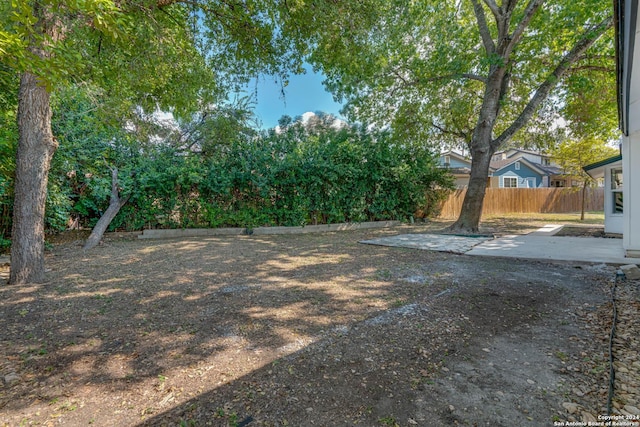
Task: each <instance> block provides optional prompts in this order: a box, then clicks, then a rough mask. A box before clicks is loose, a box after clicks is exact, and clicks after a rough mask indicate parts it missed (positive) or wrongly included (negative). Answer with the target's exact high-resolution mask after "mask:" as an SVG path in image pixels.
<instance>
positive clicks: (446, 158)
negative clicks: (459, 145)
mask: <svg viewBox="0 0 640 427" xmlns="http://www.w3.org/2000/svg"><path fill="white" fill-rule="evenodd" d="M444 165H445V166H450V165H451V156H444Z"/></svg>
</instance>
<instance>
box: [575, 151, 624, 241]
mask: <svg viewBox="0 0 640 427" xmlns="http://www.w3.org/2000/svg"><path fill="white" fill-rule="evenodd" d="M584 170H585V172H587V173H588V174H589V175H590V176H591V177H592V178H594V179H599V178H604V191H605V193H604V231H605V233H616V234H624V203H623V200H624V199H623V197H624V195H623V191H624V186H623V181H622V155H621V154H620V155H617V156H614V157H610V158H608V159H605V160H602V161H600V162H597V163H593V164H590V165H588V166H585V167H584Z"/></svg>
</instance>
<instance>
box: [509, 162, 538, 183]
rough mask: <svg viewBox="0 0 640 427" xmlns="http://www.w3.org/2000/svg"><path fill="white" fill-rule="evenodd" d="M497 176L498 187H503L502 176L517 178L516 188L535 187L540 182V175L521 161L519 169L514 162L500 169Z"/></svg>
mask: <svg viewBox="0 0 640 427" xmlns="http://www.w3.org/2000/svg"><path fill="white" fill-rule="evenodd" d="M498 176H499V187H500V188H504V177H508V178H517V179H518V188H537V187H539V186H541V184H542V176H541V175H540V174H539V173H537V172H536V171H534V170H533V169H531V168H530V167H528V166H527V165H525V164H524V163H523V162H520V169H519V170H516V165H515V163H514V164H511V165H509V166H507V167H504V168H503V169H500V171H499V174H498Z"/></svg>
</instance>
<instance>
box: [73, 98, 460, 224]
mask: <svg viewBox="0 0 640 427" xmlns="http://www.w3.org/2000/svg"><path fill="white" fill-rule="evenodd" d="M220 112H221V115H222V117H223V120H225V121H226V120H228V115H227V113H228V111H226V110H224V109H223V110H221V111H220ZM196 120H197V121H199V120H200V119H199V118H196ZM212 120H213V121H214V122H215V121H216V120H214V119H212ZM327 123H330V121H327ZM188 128H189V129H193V125H191V126H188ZM215 129H216V128H215V127H213V128H212V127H204V128H201V129H200V133H199V135H200V137H201V138H203V140H207V141H209V140H216V139H217V138H218V136H219V134H218V133H217V132H216V131H215ZM225 130H226V127H223V128H222V135H223V136H226V134H225V133H224V132H225ZM206 145H207V146H212V147H216V150H215V151H211V150H209V151H200V150H196V151H190V152H185V151H184V150H183V149H182V147H176V146H175V145H173V144H170V143H167V144H156V145H154V147H155V148H154V150H153V151H149V150H147V151H146V152H145V155H144V156H141V157H140V158H138V160H137V162H136V163H135V164H136V171H135V176H133V177H132V178H130V179H129V180H128V183H127V184H125V185H124V186H125V187H126V188H125V189H124V193H125V194H127V195H129V196H130V200H129V203H128V204H127V205H125V206H124V207H123V208H122V209H121V212H120V214H119V215H118V216H117V217H116V218H115V219H114V221H113V222H112V229H126V230H140V229H142V228H148V227H166V228H170V227H182V228H189V227H221V226H235V227H244V228H253V227H256V226H268V225H307V224H325V223H336V222H344V221H368V220H387V219H401V220H407V219H408V218H410V217H411V216H412V215H414V214H415V213H416V212H417V211H418V210H420V211H423V212H424V213H425V214H427V215H428V214H430V213H432V212H433V211H434V210H435V209H436V208H437V206H438V201H439V200H440V198H441V197H442V195H443V192H442V190H443V189H446V188H450V186H451V180H450V177H448V176H447V175H446V174H445V172H444V171H443V170H441V169H438V168H437V167H436V165H435V157H434V155H433V153H431V152H430V151H429V150H428V149H426V148H425V147H424V146H421V145H420V144H415V145H411V144H397V143H396V142H395V141H394V140H393V136H392V135H391V134H390V133H389V132H372V131H367V130H366V129H365V128H363V127H361V126H355V127H341V128H335V127H332V126H331V125H327V124H326V123H325V124H322V123H320V122H314V123H313V124H307V125H305V124H303V123H302V122H300V121H297V122H293V121H292V122H290V123H289V125H288V126H286V127H285V128H283V129H282V131H280V132H276V131H271V132H265V133H264V134H262V135H251V136H249V135H247V134H243V133H237V134H236V138H235V139H234V140H233V141H232V142H229V141H227V142H226V143H225V144H222V145H218V146H216V145H215V144H206ZM128 162H131V160H129V161H128ZM132 163H133V162H132ZM103 169H104V168H103ZM79 175H80V174H79ZM107 175H108V171H106V172H104V173H102V174H101V175H100V177H101V178H100V180H101V181H105V182H101V183H100V184H99V185H95V186H94V185H92V184H91V182H90V183H89V184H88V185H87V188H86V190H85V192H84V193H83V195H82V197H80V198H78V199H77V200H76V201H75V205H74V206H76V208H75V214H76V215H79V217H80V218H79V219H80V221H81V222H82V223H85V224H86V223H87V222H92V221H95V220H96V219H97V210H98V209H92V210H85V211H84V212H80V210H79V209H78V208H77V207H79V206H92V207H93V206H96V207H101V208H102V209H104V208H105V207H106V204H107V203H108V195H107V193H106V192H107V191H108V189H109V187H108V185H107V182H106V180H107ZM63 179H66V178H64V177H63ZM95 188H97V189H98V192H95V193H94V189H95ZM80 214H82V215H80Z"/></svg>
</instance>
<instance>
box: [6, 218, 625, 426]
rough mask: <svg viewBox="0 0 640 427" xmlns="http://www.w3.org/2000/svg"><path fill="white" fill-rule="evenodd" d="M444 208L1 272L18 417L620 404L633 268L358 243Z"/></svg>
mask: <svg viewBox="0 0 640 427" xmlns="http://www.w3.org/2000/svg"><path fill="white" fill-rule="evenodd" d="M488 224H489V227H490V228H491V230H489V231H492V232H496V233H511V232H513V231H514V230H515V229H516V228H519V229H520V230H523V229H524V230H525V231H526V230H527V227H522V226H520V227H518V226H517V225H514V224H513V222H510V223H506V222H505V223H503V224H499V223H488ZM443 225H444V223H438V222H436V223H431V224H427V225H420V226H412V227H409V226H402V227H398V228H394V229H387V230H363V231H351V232H338V233H326V234H306V235H289V236H243V237H220V238H200V239H196V238H193V239H185V240H163V241H161V240H157V241H149V240H145V241H140V240H133V239H118V240H111V241H107V242H105V244H103V245H101V246H100V247H98V248H96V249H95V250H93V251H90V252H86V253H85V252H83V251H82V249H81V248H80V247H79V246H78V245H77V244H76V243H74V242H68V243H65V244H60V245H57V246H56V247H55V248H54V249H53V250H52V251H51V252H49V254H48V257H47V267H48V268H50V269H51V271H50V272H49V273H48V281H47V283H44V284H40V285H30V286H19V287H18V286H8V285H3V286H0V378H2V381H0V425H2V426H4V425H6V426H19V425H52V426H53V425H68V426H86V425H95V426H163V425H167V426H169V425H170V426H203V425H211V426H249V427H254V426H351V425H362V426H414V425H418V426H452V425H463V426H481V425H488V426H515V425H518V426H546V425H549V426H551V425H554V422H566V421H570V420H585V419H587V420H589V419H591V418H589V417H592V418H594V419H595V418H597V417H598V415H601V414H605V413H606V397H607V390H608V365H607V358H608V353H607V352H608V338H609V337H608V335H609V328H610V326H611V318H610V315H611V306H610V303H609V289H610V286H611V284H612V281H613V279H614V278H615V268H613V267H607V266H604V265H595V266H591V265H584V264H583V265H580V264H572V263H565V264H549V263H539V262H531V261H518V260H514V259H496V258H491V259H489V258H486V259H485V258H479V257H467V256H464V255H453V254H447V253H436V252H429V251H420V250H412V249H402V248H390V247H378V246H370V245H362V244H359V243H358V241H360V240H363V239H370V238H374V237H378V236H382V235H388V234H399V233H406V232H425V231H427V230H433V229H437V228H441V227H442V226H443ZM537 226H538V224H534V225H529V227H530V228H535V227H537ZM3 273H4V274H5V275H6V268H5V270H4V272H3ZM623 345H624V343H623ZM630 363H632V362H630ZM629 399H631V400H630V401H628V402H623V404H624V403H629V404H630V405H631V406H633V404H634V403H635V401H633V399H632V398H629ZM636 405H637V404H636Z"/></svg>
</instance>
